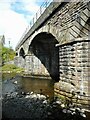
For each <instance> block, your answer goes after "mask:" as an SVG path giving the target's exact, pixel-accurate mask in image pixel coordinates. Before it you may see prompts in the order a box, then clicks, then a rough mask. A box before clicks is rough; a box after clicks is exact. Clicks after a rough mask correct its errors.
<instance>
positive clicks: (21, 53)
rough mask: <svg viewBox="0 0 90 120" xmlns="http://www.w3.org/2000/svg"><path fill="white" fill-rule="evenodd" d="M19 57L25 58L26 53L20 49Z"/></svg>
mask: <svg viewBox="0 0 90 120" xmlns="http://www.w3.org/2000/svg"><path fill="white" fill-rule="evenodd" d="M19 56H22V57H23V58H25V51H24V49H23V48H21V49H20V51H19Z"/></svg>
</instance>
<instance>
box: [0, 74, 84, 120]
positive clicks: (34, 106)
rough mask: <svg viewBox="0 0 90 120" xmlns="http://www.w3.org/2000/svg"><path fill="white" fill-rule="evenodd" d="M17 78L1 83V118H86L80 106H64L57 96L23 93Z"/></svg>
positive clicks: (41, 119) (32, 119) (48, 119)
mask: <svg viewBox="0 0 90 120" xmlns="http://www.w3.org/2000/svg"><path fill="white" fill-rule="evenodd" d="M18 79H19V76H17V77H15V78H12V79H8V80H5V81H3V83H2V86H3V89H2V120H6V119H9V120H13V119H24V120H25V119H29V120H36V119H37V120H66V119H67V120H76V119H77V120H81V119H82V120H86V115H85V112H84V110H83V109H81V108H78V107H75V106H70V107H69V108H68V107H67V108H66V107H65V105H64V104H63V103H62V102H61V101H60V100H59V99H58V98H54V99H52V100H49V96H45V95H43V94H42V93H38V94H36V93H33V91H32V92H30V93H29V92H28V93H25V92H24V91H23V90H22V88H21V86H19V84H18ZM8 86H9V87H8Z"/></svg>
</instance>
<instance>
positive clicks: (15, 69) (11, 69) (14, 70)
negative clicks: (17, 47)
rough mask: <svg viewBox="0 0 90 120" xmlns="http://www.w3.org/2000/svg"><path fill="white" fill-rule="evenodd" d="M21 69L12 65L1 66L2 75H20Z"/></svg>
mask: <svg viewBox="0 0 90 120" xmlns="http://www.w3.org/2000/svg"><path fill="white" fill-rule="evenodd" d="M22 72H24V69H23V68H20V67H17V66H16V65H14V64H6V65H3V66H2V73H22Z"/></svg>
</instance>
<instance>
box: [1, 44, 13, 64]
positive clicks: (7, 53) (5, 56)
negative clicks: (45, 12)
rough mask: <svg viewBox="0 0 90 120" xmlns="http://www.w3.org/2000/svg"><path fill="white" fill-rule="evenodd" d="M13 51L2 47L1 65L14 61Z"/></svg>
mask: <svg viewBox="0 0 90 120" xmlns="http://www.w3.org/2000/svg"><path fill="white" fill-rule="evenodd" d="M14 56H15V51H14V50H13V49H10V48H7V47H4V46H2V63H3V64H4V63H5V62H8V61H11V60H13V59H14Z"/></svg>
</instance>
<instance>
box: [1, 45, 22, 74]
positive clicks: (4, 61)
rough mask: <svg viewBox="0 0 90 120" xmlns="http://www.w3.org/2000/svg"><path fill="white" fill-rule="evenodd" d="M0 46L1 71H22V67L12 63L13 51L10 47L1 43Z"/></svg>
mask: <svg viewBox="0 0 90 120" xmlns="http://www.w3.org/2000/svg"><path fill="white" fill-rule="evenodd" d="M0 48H1V49H0V56H1V62H0V70H1V71H2V73H22V72H23V71H24V69H23V68H20V67H17V66H16V65H14V57H15V51H14V50H13V49H12V48H11V47H10V48H8V47H5V46H3V45H1V44H0ZM11 61H12V62H11Z"/></svg>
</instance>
